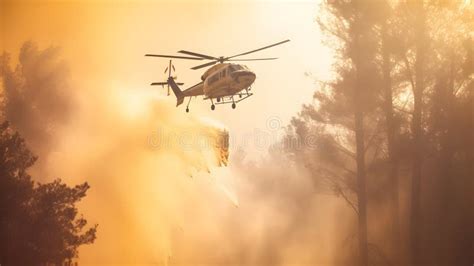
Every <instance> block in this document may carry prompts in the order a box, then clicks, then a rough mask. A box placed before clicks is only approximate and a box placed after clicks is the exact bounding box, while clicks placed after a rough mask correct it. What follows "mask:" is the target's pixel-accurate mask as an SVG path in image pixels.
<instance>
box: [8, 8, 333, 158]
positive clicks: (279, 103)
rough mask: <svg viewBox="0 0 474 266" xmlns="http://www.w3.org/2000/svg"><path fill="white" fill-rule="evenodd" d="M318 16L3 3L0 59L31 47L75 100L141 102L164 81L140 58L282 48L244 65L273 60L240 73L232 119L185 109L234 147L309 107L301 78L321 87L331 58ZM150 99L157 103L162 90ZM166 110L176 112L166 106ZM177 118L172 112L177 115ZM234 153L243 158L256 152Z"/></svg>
mask: <svg viewBox="0 0 474 266" xmlns="http://www.w3.org/2000/svg"><path fill="white" fill-rule="evenodd" d="M318 8H319V3H318V1H290V0H287V1H231V0H226V1H209V0H208V1H157V2H156V1H141V2H137V1H134V2H131V1H94V2H92V1H20V3H18V1H12V2H8V1H2V2H1V7H0V12H1V14H0V17H1V22H0V23H1V24H0V25H1V31H0V32H1V34H2V35H1V40H2V41H1V42H0V50H3V51H8V52H10V53H12V54H13V56H14V57H15V56H16V55H17V54H18V50H19V47H20V46H21V44H22V43H23V42H24V41H27V40H33V41H35V42H37V43H38V45H39V46H40V49H41V48H46V47H47V46H50V45H54V46H60V47H61V48H62V50H63V56H64V59H65V60H67V61H68V62H69V63H70V66H71V74H72V78H73V80H74V82H77V84H80V89H81V90H101V89H103V88H104V86H107V87H110V86H120V87H127V88H130V89H136V90H137V93H140V90H147V89H149V83H150V82H152V81H161V80H164V79H165V75H164V74H163V70H164V68H165V67H166V66H167V64H168V61H167V59H164V58H150V57H144V54H145V53H162V54H174V53H175V52H176V51H178V50H181V49H184V50H190V51H196V52H201V53H204V54H209V55H214V56H221V55H224V56H225V55H233V54H237V53H241V52H245V51H248V50H252V49H256V48H259V47H262V46H266V45H268V44H271V43H275V42H278V41H281V40H284V39H290V40H291V42H289V43H286V44H284V45H281V46H278V47H274V48H271V49H268V50H265V51H262V52H259V53H255V54H252V55H249V56H248V57H247V58H252V57H253V58H255V57H267V56H271V57H274V56H275V57H279V60H275V61H271V62H270V61H268V62H265V61H264V62H248V63H247V66H248V67H249V68H251V69H252V70H253V71H255V72H256V74H257V80H256V82H255V84H254V86H253V90H254V93H255V95H254V96H252V97H250V98H249V99H247V100H245V101H243V102H241V103H239V104H238V105H237V109H235V110H232V109H231V107H230V105H219V106H217V108H216V111H213V112H212V111H211V110H210V103H209V102H207V101H206V102H204V101H202V100H201V99H199V98H198V99H193V100H192V103H191V108H190V109H191V112H193V113H194V114H196V115H198V116H209V117H211V118H215V119H217V120H220V121H222V122H223V123H224V124H225V125H226V126H227V127H228V128H229V130H230V132H231V137H233V138H234V139H236V141H237V143H242V139H243V138H247V139H248V136H250V135H253V136H255V132H261V131H264V130H267V129H268V127H269V124H270V123H274V124H273V126H274V125H275V123H276V125H279V124H280V125H282V126H284V125H285V124H287V123H288V121H289V119H290V118H291V116H293V115H295V114H296V113H297V112H298V111H299V109H300V106H301V104H303V103H307V102H309V101H311V96H312V94H313V92H314V90H315V88H316V86H315V85H314V82H313V80H312V79H311V78H308V77H305V75H304V73H305V72H311V73H312V74H313V75H314V76H315V77H317V78H323V79H327V78H328V77H329V71H330V60H331V56H330V54H329V53H330V52H329V49H327V48H326V47H324V46H323V45H322V44H321V35H320V33H319V30H318V26H317V23H316V22H315V18H316V16H317V11H318ZM174 64H175V65H176V68H177V75H178V79H179V80H180V81H182V82H185V86H184V87H185V88H186V87H187V86H190V85H193V84H195V83H197V82H199V80H200V76H201V74H202V73H203V71H204V70H202V69H201V70H190V69H189V68H190V67H192V66H194V65H196V61H178V60H176V61H175V62H174ZM153 89H156V90H158V91H160V93H162V94H163V95H164V93H165V90H164V89H161V87H155V88H153ZM131 101H133V99H131ZM169 104H170V105H174V104H175V98H174V97H173V96H170V97H169ZM137 108H139V107H137ZM184 109H185V107H184V106H180V107H179V108H177V109H176V112H184ZM247 142H248V143H252V142H254V141H253V140H252V139H250V140H247ZM265 144H266V141H265V142H263V144H259V145H257V146H265ZM241 145H244V146H245V147H247V149H249V151H251V150H253V149H254V148H255V146H256V145H251V144H241ZM256 149H260V148H259V147H257V148H256Z"/></svg>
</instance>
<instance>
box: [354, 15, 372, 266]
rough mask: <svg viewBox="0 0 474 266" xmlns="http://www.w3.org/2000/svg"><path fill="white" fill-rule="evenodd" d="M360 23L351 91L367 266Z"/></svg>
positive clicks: (361, 255) (361, 246) (361, 238)
mask: <svg viewBox="0 0 474 266" xmlns="http://www.w3.org/2000/svg"><path fill="white" fill-rule="evenodd" d="M359 24H360V21H355V22H354V28H355V31H354V32H355V36H354V49H355V54H354V58H353V60H354V61H353V62H354V65H355V71H356V77H355V78H356V80H355V86H354V91H353V100H354V101H353V102H354V122H355V138H356V163H357V204H358V205H357V209H358V210H359V212H358V220H359V265H360V266H368V264H369V258H368V257H369V255H368V246H367V188H366V173H365V144H364V111H363V109H362V106H364V103H363V97H362V94H363V92H362V87H361V80H360V79H361V77H360V76H361V75H360V72H361V70H362V61H361V60H360V55H359V53H360V47H361V46H360V38H361V29H360V25H359Z"/></svg>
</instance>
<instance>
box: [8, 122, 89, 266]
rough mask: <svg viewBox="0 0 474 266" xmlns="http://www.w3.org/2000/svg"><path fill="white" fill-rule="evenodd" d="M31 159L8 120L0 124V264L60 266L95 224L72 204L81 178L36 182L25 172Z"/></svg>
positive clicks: (79, 195)
mask: <svg viewBox="0 0 474 266" xmlns="http://www.w3.org/2000/svg"><path fill="white" fill-rule="evenodd" d="M35 160H36V157H35V156H33V155H32V153H31V152H30V151H29V150H28V148H27V147H26V145H25V141H24V140H23V138H21V136H20V135H19V134H18V133H16V132H13V130H12V129H11V128H10V127H9V124H8V122H3V123H2V124H1V125H0V264H1V265H45V264H47V263H50V264H55V265H61V264H62V263H68V262H69V263H70V262H71V261H72V259H74V258H75V257H76V256H77V248H78V247H79V246H80V245H83V244H90V243H92V242H94V240H95V237H96V227H97V226H93V227H91V228H86V225H87V221H86V220H85V219H84V218H83V217H82V216H79V215H78V211H77V208H76V206H75V204H76V203H77V202H78V201H80V200H81V199H82V198H83V197H85V195H86V191H87V190H88V189H89V185H88V184H87V183H84V184H81V185H77V186H75V187H68V186H67V185H65V184H63V183H62V182H61V181H60V180H59V179H57V180H55V181H53V182H51V183H43V184H40V183H36V184H35V182H34V181H33V180H32V178H31V176H30V175H29V174H28V173H27V170H28V168H29V167H31V166H32V165H33V164H34V162H35Z"/></svg>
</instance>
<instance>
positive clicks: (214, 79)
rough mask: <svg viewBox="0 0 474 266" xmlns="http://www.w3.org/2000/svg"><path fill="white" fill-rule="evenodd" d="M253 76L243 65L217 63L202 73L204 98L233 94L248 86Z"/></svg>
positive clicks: (252, 80)
mask: <svg viewBox="0 0 474 266" xmlns="http://www.w3.org/2000/svg"><path fill="white" fill-rule="evenodd" d="M255 78H256V75H255V73H253V72H252V71H250V70H249V69H248V68H247V67H246V66H244V65H239V64H226V63H224V64H219V65H216V66H213V67H211V68H210V69H208V70H207V71H206V72H205V73H204V75H202V77H201V79H202V80H203V83H202V86H203V88H202V89H203V94H204V96H205V97H206V98H219V97H225V96H231V95H235V94H237V93H238V92H240V91H242V90H244V89H247V88H248V87H250V86H251V85H252V83H253V82H254V81H255Z"/></svg>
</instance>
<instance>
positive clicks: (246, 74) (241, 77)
mask: <svg viewBox="0 0 474 266" xmlns="http://www.w3.org/2000/svg"><path fill="white" fill-rule="evenodd" d="M232 77H233V78H234V79H235V80H236V81H237V82H245V83H252V82H254V81H255V78H256V75H255V73H253V72H252V71H248V70H239V71H235V72H233V73H232Z"/></svg>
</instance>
